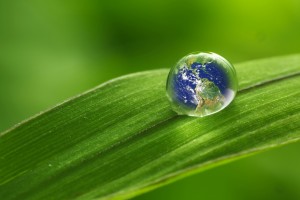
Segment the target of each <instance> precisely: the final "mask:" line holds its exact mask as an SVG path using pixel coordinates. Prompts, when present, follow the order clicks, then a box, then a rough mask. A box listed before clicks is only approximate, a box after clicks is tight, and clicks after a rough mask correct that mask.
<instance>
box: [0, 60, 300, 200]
mask: <svg viewBox="0 0 300 200" xmlns="http://www.w3.org/2000/svg"><path fill="white" fill-rule="evenodd" d="M236 69H237V74H238V77H239V82H240V92H239V94H238V96H237V98H236V100H235V101H234V103H233V104H232V105H230V106H229V107H228V108H226V109H225V110H224V111H222V112H220V113H217V114H215V115H212V116H209V117H205V118H191V117H186V116H178V115H176V113H174V112H173V111H172V110H171V109H170V106H169V103H168V101H167V99H166V96H165V91H164V90H165V80H166V76H167V73H168V70H156V71H149V72H143V73H137V74H133V75H129V76H125V77H121V78H118V79H116V80H113V81H111V82H108V83H105V84H103V85H101V86H99V87H98V88H96V89H93V90H91V91H89V92H87V93H85V94H83V95H80V96H78V97H76V98H74V99H71V100H69V101H67V102H65V103H63V104H61V105H59V106H57V107H55V108H53V109H51V110H49V111H47V112H45V113H43V114H41V115H38V116H36V117H34V118H32V119H30V120H29V121H26V122H24V123H22V124H20V125H18V126H16V127H14V128H12V129H10V130H8V131H7V132H4V133H3V134H1V137H0V155H1V157H0V161H1V162H0V177H1V179H0V197H2V198H1V199H74V198H78V199H92V198H103V199H105V198H119V197H121V198H124V197H131V196H134V195H136V194H138V193H140V192H143V191H146V190H148V189H151V188H154V187H157V186H159V185H162V184H164V183H166V182H169V181H172V180H174V179H176V178H178V177H181V176H185V175H187V174H189V173H193V172H195V171H199V170H203V169H205V168H207V167H212V166H215V165H217V164H220V163H222V162H228V161H230V160H232V159H237V158H239V157H241V156H245V155H248V154H252V153H253V152H259V151H262V150H265V149H268V148H272V147H275V146H278V145H282V144H285V143H289V142H292V141H297V140H298V139H299V138H300V131H299V128H300V124H299V119H300V106H299V97H300V91H299V89H298V88H299V87H300V78H299V74H300V55H292V56H285V57H277V58H269V59H263V60H257V61H250V62H247V63H242V64H238V65H236Z"/></svg>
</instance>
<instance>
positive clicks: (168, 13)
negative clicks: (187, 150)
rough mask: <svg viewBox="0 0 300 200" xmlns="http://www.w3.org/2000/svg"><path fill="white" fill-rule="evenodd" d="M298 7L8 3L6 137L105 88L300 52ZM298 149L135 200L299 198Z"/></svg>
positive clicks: (0, 4) (2, 14) (209, 2)
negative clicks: (197, 62) (150, 73)
mask: <svg viewBox="0 0 300 200" xmlns="http://www.w3.org/2000/svg"><path fill="white" fill-rule="evenodd" d="M299 37H300V1H299V0H284V1H275V0H251V1H241V0H229V1H225V0H224V1H221V0H219V1H216V0H206V1H199V0H198V1H196V0H185V1H171V0H152V1H138V0H127V1H112V0H110V1H108V0H101V1H92V0H85V1H83V0H82V1H78V0H74V1H66V0H43V1H39V0H27V1H22V0H1V1H0V92H1V99H0V131H4V130H5V129H7V128H9V127H11V126H12V125H14V124H16V123H18V122H20V121H21V120H24V119H26V118H28V117H30V116H32V115H34V114H36V113H38V112H40V111H42V110H45V109H47V108H49V107H52V106H53V105H55V104H57V103H59V102H62V101H63V100H65V99H67V98H69V97H71V96H74V95H76V94H79V93H81V92H83V91H85V90H87V89H90V88H91V87H94V86H96V85H98V84H100V83H102V82H104V81H106V80H109V79H111V78H114V77H118V76H121V75H124V74H128V73H132V72H136V71H142V70H151V69H156V68H169V67H171V66H172V65H173V64H174V63H176V61H177V60H178V59H179V58H181V57H182V56H184V55H185V54H187V53H190V52H193V51H213V52H216V53H219V54H221V55H223V56H224V57H225V58H228V59H229V60H230V61H231V62H233V63H237V62H241V61H245V60H249V59H256V58H262V57H270V56H276V55H283V54H291V53H299V52H300V39H299ZM299 151H300V144H297V143H296V144H293V145H289V146H286V147H283V148H279V149H276V150H273V151H269V152H266V153H263V154H260V155H257V156H254V157H250V158H246V159H243V160H240V161H237V162H234V163H231V164H227V165H225V166H221V167H218V168H215V169H211V170H209V171H206V172H205V173H200V174H198V175H195V176H191V177H188V178H185V179H183V180H181V181H178V182H176V183H173V184H171V185H168V186H165V187H162V188H160V189H158V190H155V191H152V192H150V193H147V194H144V195H142V196H139V197H137V198H136V200H143V199H222V200H225V199H234V200H235V199H249V200H250V199H251V200H252V199H258V200H260V199H261V200H262V199H272V200H276V199H286V200H290V199H295V200H296V199H297V200H299V199H300V170H299V169H300V159H299V155H298V152H299Z"/></svg>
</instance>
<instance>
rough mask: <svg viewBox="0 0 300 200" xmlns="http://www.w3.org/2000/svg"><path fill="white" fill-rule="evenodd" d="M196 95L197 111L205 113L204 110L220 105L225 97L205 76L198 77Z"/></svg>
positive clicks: (213, 108) (210, 109)
mask: <svg viewBox="0 0 300 200" xmlns="http://www.w3.org/2000/svg"><path fill="white" fill-rule="evenodd" d="M195 90H196V97H197V99H198V102H199V103H198V106H197V108H196V112H197V113H203V114H204V113H206V111H212V110H216V109H219V108H221V107H222V105H223V104H224V100H225V97H224V96H223V95H222V93H221V92H220V90H219V88H218V87H217V86H216V85H215V84H214V83H213V82H212V81H209V80H208V79H206V78H203V79H200V81H199V82H198V84H197V86H196V88H195Z"/></svg>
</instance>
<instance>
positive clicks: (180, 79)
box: [173, 62, 228, 109]
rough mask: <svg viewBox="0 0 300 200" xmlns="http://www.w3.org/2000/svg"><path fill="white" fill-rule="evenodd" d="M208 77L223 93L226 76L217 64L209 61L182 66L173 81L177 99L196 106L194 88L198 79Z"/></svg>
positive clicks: (187, 104) (186, 104)
mask: <svg viewBox="0 0 300 200" xmlns="http://www.w3.org/2000/svg"><path fill="white" fill-rule="evenodd" d="M204 78H206V79H208V80H209V81H211V82H213V83H214V84H215V85H216V86H217V87H218V88H219V90H220V92H221V93H222V94H225V92H226V88H227V87H228V85H227V79H228V78H227V76H226V73H225V72H224V70H223V69H221V68H220V66H218V64H216V63H213V62H210V63H206V64H205V65H203V64H201V63H197V62H194V63H193V64H192V65H191V67H190V68H188V67H186V66H185V67H183V68H181V69H179V70H178V73H177V74H176V77H175V78H174V79H173V81H174V83H173V84H174V89H175V91H174V92H175V94H176V98H177V100H178V101H180V102H182V103H184V105H185V106H187V107H191V108H194V109H195V108H196V107H197V106H198V100H197V97H196V93H195V88H196V86H197V84H198V80H200V79H204Z"/></svg>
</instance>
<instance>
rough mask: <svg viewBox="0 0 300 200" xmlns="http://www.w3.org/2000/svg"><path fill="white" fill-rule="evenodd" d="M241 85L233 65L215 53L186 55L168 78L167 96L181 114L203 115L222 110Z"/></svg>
mask: <svg viewBox="0 0 300 200" xmlns="http://www.w3.org/2000/svg"><path fill="white" fill-rule="evenodd" d="M237 89H238V82H237V77H236V72H235V69H234V67H233V65H232V64H230V63H229V62H228V61H227V60H226V59H225V58H223V57H221V56H219V55H217V54H215V53H202V52H201V53H196V54H189V55H187V56H185V57H183V58H182V59H181V60H179V62H178V63H177V64H176V65H175V66H174V67H173V68H171V70H170V72H169V76H168V80H167V96H168V98H169V100H170V102H171V105H172V108H173V110H174V111H175V112H177V113H178V114H180V115H189V116H196V117H203V116H206V115H210V114H213V113H216V112H219V111H221V110H222V109H224V108H225V107H226V106H228V105H229V104H230V103H231V102H232V100H233V99H234V97H235V95H236V92H237Z"/></svg>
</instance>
